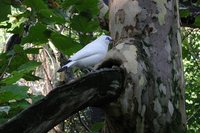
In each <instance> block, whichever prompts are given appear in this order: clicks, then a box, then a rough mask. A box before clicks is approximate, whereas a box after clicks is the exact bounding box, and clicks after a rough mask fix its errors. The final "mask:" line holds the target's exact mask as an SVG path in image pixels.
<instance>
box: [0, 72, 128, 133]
mask: <svg viewBox="0 0 200 133" xmlns="http://www.w3.org/2000/svg"><path fill="white" fill-rule="evenodd" d="M124 79H125V73H124V71H123V70H122V69H104V70H98V71H97V72H94V73H90V74H89V75H87V76H85V77H82V78H81V79H79V80H77V81H74V82H72V83H70V84H66V85H63V86H61V87H58V88H55V89H54V90H52V91H51V92H50V93H49V94H48V95H47V96H46V97H45V98H43V99H42V100H40V101H38V102H37V103H35V104H33V105H32V106H30V107H29V108H27V109H26V110H24V111H22V112H21V113H20V114H18V115H17V116H15V117H14V118H13V119H11V120H10V121H8V122H7V123H5V124H4V125H1V126H0V133H15V132H17V133H46V132H47V131H49V130H50V129H52V128H53V127H54V126H55V125H57V124H58V123H60V122H61V121H63V120H65V119H66V118H68V117H69V116H71V115H72V114H75V113H77V112H78V111H79V110H82V109H84V108H86V107H88V106H102V105H106V104H108V103H109V102H111V101H113V100H115V99H116V98H117V97H118V96H119V94H120V93H121V91H122V90H123V89H122V88H123V85H124Z"/></svg>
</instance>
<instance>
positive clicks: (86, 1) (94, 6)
mask: <svg viewBox="0 0 200 133" xmlns="http://www.w3.org/2000/svg"><path fill="white" fill-rule="evenodd" d="M98 3H99V0H79V1H78V2H77V3H76V5H75V8H76V9H78V10H79V12H88V13H91V15H92V16H96V15H98V13H99V8H98Z"/></svg>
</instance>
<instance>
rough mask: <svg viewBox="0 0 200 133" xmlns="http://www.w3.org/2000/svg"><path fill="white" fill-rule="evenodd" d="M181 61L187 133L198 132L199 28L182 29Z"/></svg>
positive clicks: (199, 111) (199, 130) (199, 107)
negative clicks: (182, 65)
mask: <svg viewBox="0 0 200 133" xmlns="http://www.w3.org/2000/svg"><path fill="white" fill-rule="evenodd" d="M183 62H184V67H185V69H184V71H185V80H186V111H187V116H188V118H187V125H188V132H189V133H196V132H200V119H199V117H200V89H199V88H200V71H199V70H200V30H199V29H190V28H185V29H184V30H183Z"/></svg>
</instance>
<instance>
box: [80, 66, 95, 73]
mask: <svg viewBox="0 0 200 133" xmlns="http://www.w3.org/2000/svg"><path fill="white" fill-rule="evenodd" d="M81 71H82V72H83V73H84V74H87V73H90V72H94V71H95V70H94V69H93V67H87V68H83V69H81Z"/></svg>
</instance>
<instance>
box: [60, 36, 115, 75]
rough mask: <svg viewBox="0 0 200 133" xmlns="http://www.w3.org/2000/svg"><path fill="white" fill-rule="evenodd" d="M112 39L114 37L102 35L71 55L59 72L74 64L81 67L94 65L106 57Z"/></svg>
mask: <svg viewBox="0 0 200 133" xmlns="http://www.w3.org/2000/svg"><path fill="white" fill-rule="evenodd" d="M111 41H112V38H111V37H110V36H107V35H101V36H100V37H98V38H97V39H96V40H94V41H92V42H91V43H89V44H87V45H86V46H85V47H83V48H82V49H81V50H79V51H78V52H77V53H75V54H74V55H73V56H71V57H70V58H69V59H68V61H67V63H66V64H65V65H63V66H62V67H61V68H60V69H59V70H58V72H62V71H64V70H65V69H67V68H69V67H73V66H77V67H79V68H85V67H90V66H94V65H95V64H97V63H99V62H100V61H102V60H103V59H104V58H105V56H106V54H107V52H108V45H109V44H110V42H111Z"/></svg>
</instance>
